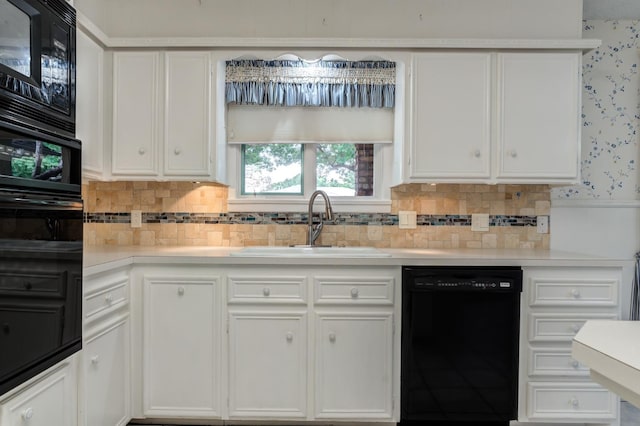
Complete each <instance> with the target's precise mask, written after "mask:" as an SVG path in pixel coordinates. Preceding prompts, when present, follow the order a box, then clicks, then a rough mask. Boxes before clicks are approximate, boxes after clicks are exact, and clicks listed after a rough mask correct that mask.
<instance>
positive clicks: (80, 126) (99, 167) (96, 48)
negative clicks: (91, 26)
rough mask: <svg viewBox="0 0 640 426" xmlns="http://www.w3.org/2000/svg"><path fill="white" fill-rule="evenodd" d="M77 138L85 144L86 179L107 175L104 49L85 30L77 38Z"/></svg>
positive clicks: (83, 160)
mask: <svg viewBox="0 0 640 426" xmlns="http://www.w3.org/2000/svg"><path fill="white" fill-rule="evenodd" d="M76 60H77V67H76V70H77V71H76V73H77V77H76V137H77V138H78V139H80V141H82V173H83V176H84V177H88V178H101V177H102V176H103V173H104V168H105V163H104V155H103V152H104V145H103V131H104V107H103V102H104V96H103V93H104V50H103V49H102V47H101V46H100V45H98V44H96V43H95V42H94V41H93V40H92V39H91V38H90V37H89V36H87V35H85V33H83V32H82V31H78V32H77V36H76Z"/></svg>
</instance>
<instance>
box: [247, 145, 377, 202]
mask: <svg viewBox="0 0 640 426" xmlns="http://www.w3.org/2000/svg"><path fill="white" fill-rule="evenodd" d="M241 149H242V158H241V162H242V166H241V167H242V173H241V183H240V187H241V194H242V195H285V194H289V195H304V194H305V189H306V188H305V183H306V182H309V183H310V184H311V185H312V187H311V188H310V190H311V191H314V190H316V189H321V190H323V191H325V192H326V193H327V194H328V195H329V196H338V197H343V196H348V197H355V196H358V197H362V196H372V195H373V175H374V173H373V171H374V163H373V152H374V150H373V144H354V143H331V144H304V145H303V144H243V145H242V148H241ZM305 160H306V161H305ZM307 163H310V164H309V166H308V167H307ZM314 164H315V167H314V166H313V165H314ZM314 169H315V172H313V170H314ZM305 170H306V173H311V174H312V176H311V177H310V178H311V179H306V182H305V179H304V176H303V175H304V173H305Z"/></svg>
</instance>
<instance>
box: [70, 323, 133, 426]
mask: <svg viewBox="0 0 640 426" xmlns="http://www.w3.org/2000/svg"><path fill="white" fill-rule="evenodd" d="M82 368H83V374H84V392H83V397H84V399H85V404H84V407H85V414H84V423H83V424H84V425H87V426H114V425H116V426H124V425H126V424H127V423H128V422H129V412H130V409H129V406H130V403H129V401H130V392H129V389H130V376H131V373H130V369H129V317H128V315H123V316H121V317H117V318H115V320H114V321H112V322H111V323H109V324H108V325H106V327H104V329H102V330H99V331H97V332H96V333H95V334H94V335H92V336H89V337H85V345H84V350H83V362H82Z"/></svg>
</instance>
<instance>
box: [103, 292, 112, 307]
mask: <svg viewBox="0 0 640 426" xmlns="http://www.w3.org/2000/svg"><path fill="white" fill-rule="evenodd" d="M104 301H105V302H106V304H107V305H110V304H111V303H112V302H113V295H112V294H111V293H109V294H107V295H106V296H104Z"/></svg>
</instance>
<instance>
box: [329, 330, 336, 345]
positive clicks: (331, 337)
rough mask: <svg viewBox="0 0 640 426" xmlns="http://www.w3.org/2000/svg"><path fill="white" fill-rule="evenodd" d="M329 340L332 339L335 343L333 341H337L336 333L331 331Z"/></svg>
mask: <svg viewBox="0 0 640 426" xmlns="http://www.w3.org/2000/svg"><path fill="white" fill-rule="evenodd" d="M329 341H330V342H331V343H333V342H335V341H336V333H333V332H332V333H329Z"/></svg>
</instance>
